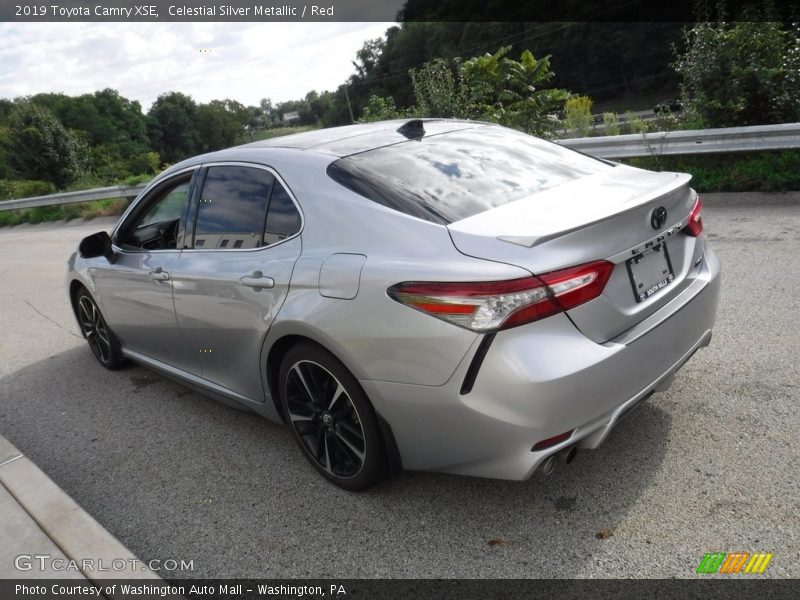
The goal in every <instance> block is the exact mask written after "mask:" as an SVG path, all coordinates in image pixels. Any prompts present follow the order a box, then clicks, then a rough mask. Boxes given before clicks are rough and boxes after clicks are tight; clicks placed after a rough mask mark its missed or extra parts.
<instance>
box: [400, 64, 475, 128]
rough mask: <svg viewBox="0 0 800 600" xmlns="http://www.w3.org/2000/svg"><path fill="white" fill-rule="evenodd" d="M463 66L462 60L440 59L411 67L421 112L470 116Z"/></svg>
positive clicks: (430, 115)
mask: <svg viewBox="0 0 800 600" xmlns="http://www.w3.org/2000/svg"><path fill="white" fill-rule="evenodd" d="M459 66H460V63H459V61H458V60H453V61H447V60H445V59H443V58H437V59H436V60H432V61H431V62H429V63H426V64H424V65H423V66H422V67H420V68H419V69H411V71H410V75H411V83H412V85H413V87H414V96H415V97H416V100H417V108H418V109H419V112H420V113H421V114H423V115H425V116H427V117H459V118H466V117H468V116H469V115H468V108H467V94H466V91H467V90H466V86H465V85H464V82H463V81H462V79H461V74H460V72H459ZM390 98H391V96H390Z"/></svg>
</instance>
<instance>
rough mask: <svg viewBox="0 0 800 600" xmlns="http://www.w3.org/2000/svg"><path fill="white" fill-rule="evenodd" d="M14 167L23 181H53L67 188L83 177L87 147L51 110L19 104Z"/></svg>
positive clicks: (13, 122)
mask: <svg viewBox="0 0 800 600" xmlns="http://www.w3.org/2000/svg"><path fill="white" fill-rule="evenodd" d="M9 146H10V147H11V148H13V152H11V153H10V157H9V160H10V163H11V168H12V169H13V170H14V171H15V173H16V174H17V176H18V177H19V178H21V179H37V180H41V181H49V182H51V183H53V184H55V185H56V186H58V187H64V186H66V185H68V184H70V183H72V182H74V181H76V180H77V179H78V178H80V177H81V175H83V173H84V171H85V168H86V163H87V159H88V153H87V148H86V145H85V144H83V143H82V142H81V140H80V139H79V138H78V137H77V136H76V135H74V134H73V133H72V132H70V131H68V130H67V129H65V128H64V126H63V125H61V123H60V122H59V121H58V119H57V118H56V117H55V116H54V115H53V114H52V113H51V112H49V111H48V110H46V109H44V108H42V107H40V106H37V105H35V104H33V103H32V102H21V103H18V104H17V105H16V106H15V108H14V110H13V112H12V113H11V117H10V126H9Z"/></svg>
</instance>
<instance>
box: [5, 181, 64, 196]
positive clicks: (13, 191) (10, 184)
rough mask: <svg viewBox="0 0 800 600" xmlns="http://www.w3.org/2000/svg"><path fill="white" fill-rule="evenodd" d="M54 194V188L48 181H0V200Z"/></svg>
mask: <svg viewBox="0 0 800 600" xmlns="http://www.w3.org/2000/svg"><path fill="white" fill-rule="evenodd" d="M55 193H56V186H54V185H53V184H52V183H50V182H49V181H36V180H29V179H16V180H13V179H12V180H9V179H0V200H11V199H13V198H31V197H33V196H46V195H47V194H55Z"/></svg>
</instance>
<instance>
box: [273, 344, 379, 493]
mask: <svg viewBox="0 0 800 600" xmlns="http://www.w3.org/2000/svg"><path fill="white" fill-rule="evenodd" d="M280 386H281V387H280V389H281V404H282V405H283V409H284V414H285V416H286V418H287V421H288V422H289V423H290V425H291V428H292V432H293V433H294V437H295V440H296V441H297V442H298V444H299V446H300V448H301V449H302V450H303V453H304V454H305V455H306V458H308V460H309V461H310V462H311V464H312V465H313V466H314V467H315V468H316V469H317V471H319V472H320V473H321V474H322V475H323V476H324V477H325V478H326V479H328V480H329V481H331V482H333V483H335V484H336V485H339V486H340V487H343V488H345V489H350V490H360V489H364V488H366V487H369V486H370V485H373V484H374V483H375V482H377V481H378V479H380V477H381V476H382V475H383V472H384V462H385V461H384V455H383V444H382V441H381V437H380V434H379V429H378V427H377V421H376V417H375V414H374V410H373V409H372V406H371V405H370V403H369V401H368V399H367V397H366V394H364V392H363V390H362V389H361V386H359V385H358V382H357V381H356V380H355V378H354V377H353V376H352V375H351V374H350V372H349V371H348V370H347V369H346V368H345V367H344V366H343V365H342V364H341V363H340V362H339V361H338V360H336V359H335V358H334V357H333V356H332V355H330V354H329V353H328V352H326V351H325V350H323V349H322V348H319V347H317V346H314V345H310V344H308V345H306V344H302V345H300V346H296V347H295V348H293V349H292V350H290V351H289V352H288V353H287V355H286V356H285V357H284V360H283V362H282V364H281V373H280Z"/></svg>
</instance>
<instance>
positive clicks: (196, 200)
mask: <svg viewBox="0 0 800 600" xmlns="http://www.w3.org/2000/svg"><path fill="white" fill-rule="evenodd" d="M200 167H202V178H203V181H202V183H200V184H198V185H196V190H197V191H196V193H193V194H192V199H191V204H190V208H189V214H190V215H192V219H193V220H192V222H191V224H187V225H190V226H191V235H189V231H188V230H187V235H186V242H189V241H190V240H191V245H189V244H188V243H187V244H185V245H184V247H183V252H260V251H262V250H269V249H270V248H274V247H275V246H277V245H279V244H283V243H284V242H288V241H289V240H293V239H294V238H296V237H297V236H299V235H300V234H301V233H303V229H304V228H305V225H306V219H305V215H304V214H303V209H302V208H301V207H300V203H299V202H298V201H297V198H295V195H294V192H292V188H290V187H289V186H288V185H287V183H286V180H285V179H284V178H283V177H281V176H280V175H279V174H278V172H277V171H275V169H273V168H272V167H270V166H268V165H264V164H261V163H253V162H246V161H241V160H235V161H217V162H210V163H203V164H202V165H200ZM210 167H250V168H254V169H262V170H264V171H267V172H269V173H270V174H272V176H273V177H274V178H275V181H277V182H278V183H280V184H281V185H282V186H283V189H285V190H286V193H287V194H288V195H289V199H290V200H291V201H292V204H294V207H295V208H296V209H297V212H298V214H299V215H300V227H299V228H298V229H297V231H296V232H295V233H294V234H292V235H290V236H289V237H287V238H284V239H282V240H280V241H278V242H275V243H274V244H270V245H269V246H259V247H258V248H233V247H230V248H196V247H195V246H194V235H195V232H196V230H197V216H198V214H199V212H200V211H199V210H198V207H199V204H200V195H201V193H202V189H203V186H204V185H205V177H206V174H207V173H208V169H209V168H210ZM198 179H199V178H198ZM274 189H275V182H273V184H272V186H271V187H270V190H269V197H268V198H267V210H266V211H265V213H264V223H263V227H262V229H261V240H262V241H263V240H264V228H265V227H266V223H267V214H269V204H270V203H271V202H272V192H273V191H274Z"/></svg>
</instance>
